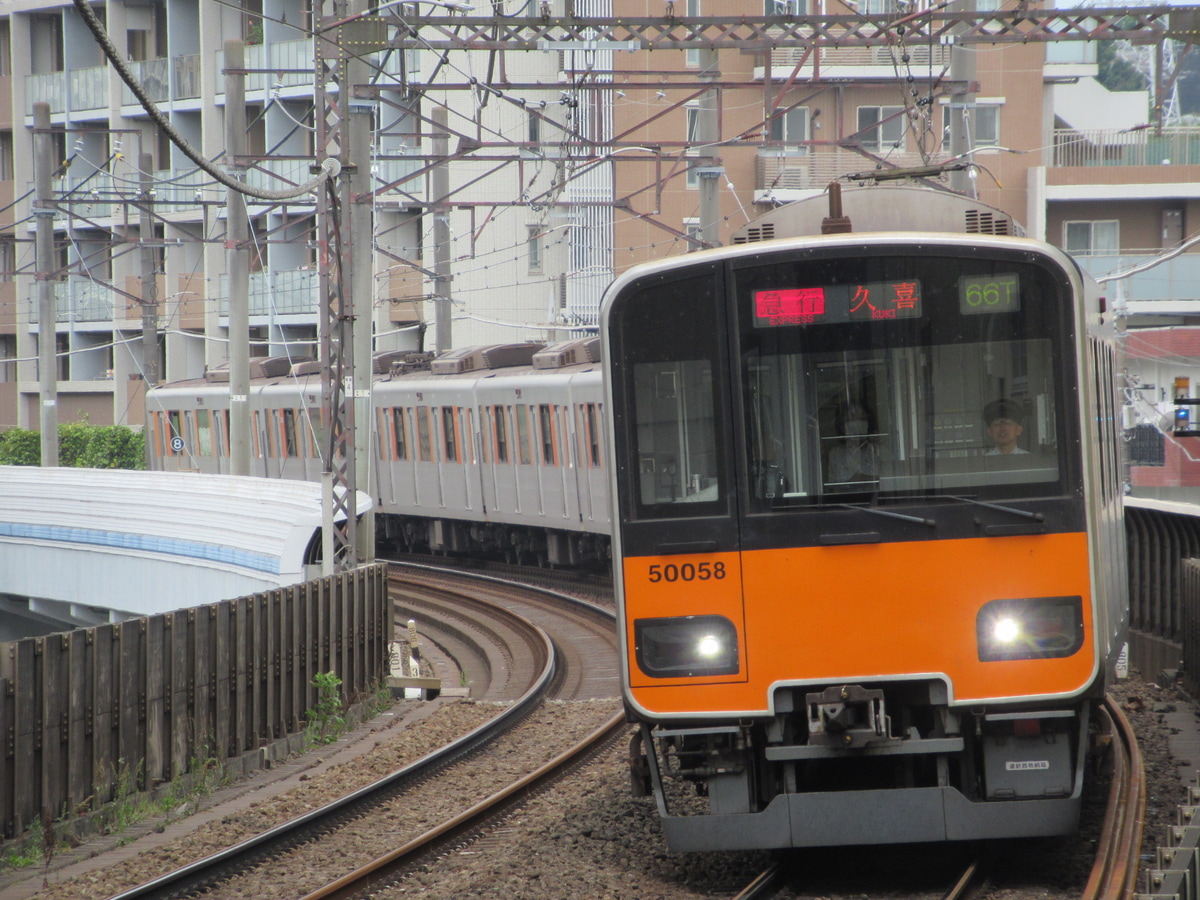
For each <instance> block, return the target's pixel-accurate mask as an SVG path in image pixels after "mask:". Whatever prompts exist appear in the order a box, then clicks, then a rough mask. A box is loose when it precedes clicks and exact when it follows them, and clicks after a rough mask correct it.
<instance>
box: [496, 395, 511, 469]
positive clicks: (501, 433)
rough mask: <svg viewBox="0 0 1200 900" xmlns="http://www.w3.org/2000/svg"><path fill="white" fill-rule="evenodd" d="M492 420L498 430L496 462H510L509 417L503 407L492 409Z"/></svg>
mask: <svg viewBox="0 0 1200 900" xmlns="http://www.w3.org/2000/svg"><path fill="white" fill-rule="evenodd" d="M492 418H493V422H494V424H495V429H496V462H498V463H506V462H508V424H507V423H508V416H507V414H506V412H505V409H504V407H503V406H493V407H492Z"/></svg>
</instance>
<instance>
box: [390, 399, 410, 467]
mask: <svg viewBox="0 0 1200 900" xmlns="http://www.w3.org/2000/svg"><path fill="white" fill-rule="evenodd" d="M392 447H393V448H394V453H393V456H392V458H393V459H397V460H406V459H408V431H407V423H406V422H405V421H404V409H403V407H399V406H395V407H392Z"/></svg>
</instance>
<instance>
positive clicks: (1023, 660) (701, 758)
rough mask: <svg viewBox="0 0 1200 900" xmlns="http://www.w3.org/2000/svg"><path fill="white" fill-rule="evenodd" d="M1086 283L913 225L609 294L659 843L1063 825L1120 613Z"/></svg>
mask: <svg viewBox="0 0 1200 900" xmlns="http://www.w3.org/2000/svg"><path fill="white" fill-rule="evenodd" d="M1083 295H1084V288H1083V284H1082V282H1081V279H1080V275H1079V273H1078V269H1077V268H1076V267H1075V265H1074V264H1073V263H1072V262H1071V261H1070V260H1069V258H1068V257H1066V256H1065V255H1063V254H1061V253H1060V252H1059V251H1057V250H1055V249H1054V248H1052V247H1049V246H1048V245H1045V244H1042V243H1038V242H1034V241H1027V240H1024V239H1019V238H997V237H984V236H977V235H973V236H970V237H966V236H954V235H936V236H934V235H930V236H924V235H917V236H914V235H911V234H910V235H887V234H863V235H840V236H836V237H822V238H810V239H798V240H787V241H773V242H768V243H763V244H756V245H751V246H746V247H739V248H734V249H728V250H717V251H711V252H708V253H704V254H696V255H692V256H689V257H688V258H687V259H684V260H676V261H670V262H665V263H659V264H653V265H650V266H647V267H643V268H641V269H638V270H633V271H631V272H630V273H628V274H627V275H626V276H624V277H623V278H622V279H620V280H619V281H618V282H617V283H615V284H614V285H613V287H612V288H611V289H610V291H609V294H608V295H607V298H606V301H605V305H604V309H603V325H602V331H603V335H604V339H605V372H606V376H607V386H606V389H607V391H608V401H609V402H608V404H607V405H608V408H609V411H610V416H611V420H610V429H609V433H610V434H611V435H613V440H612V444H611V446H610V448H609V449H610V453H611V454H612V460H613V463H614V464H613V466H612V467H611V469H610V471H611V472H612V473H613V488H614V498H615V500H614V513H615V519H616V525H615V536H614V555H615V558H616V563H615V573H616V582H617V584H618V592H619V594H618V604H619V613H620V628H621V629H623V633H624V635H625V646H624V651H623V652H624V659H623V679H624V696H625V702H626V706H627V709H628V710H629V712H630V714H631V716H632V717H634V718H635V719H636V720H637V721H639V722H640V723H641V729H640V735H639V736H638V737H637V738H635V747H634V752H633V753H632V754H631V758H632V760H633V762H632V765H633V775H634V783H635V789H639V790H647V791H653V793H654V794H655V796H656V798H657V800H658V805H659V810H660V813H661V814H662V816H663V824H664V832H665V836H666V840H667V844H668V847H669V848H671V849H672V850H711V849H750V848H777V847H796V846H825V845H839V844H871V843H905V842H926V841H945V840H969V839H979V838H992V837H1007V836H1017V835H1045V834H1059V833H1067V832H1070V831H1072V830H1074V828H1075V827H1076V825H1077V821H1078V813H1079V804H1080V795H1081V788H1082V781H1083V771H1084V768H1085V766H1084V759H1085V755H1086V751H1087V749H1088V744H1089V741H1088V732H1089V717H1090V710H1091V706H1092V704H1093V703H1094V702H1095V701H1096V699H1097V698H1099V697H1100V696H1102V694H1103V690H1104V686H1105V682H1106V677H1105V673H1106V672H1107V671H1108V670H1109V666H1110V664H1111V657H1112V654H1113V651H1114V648H1115V646H1116V644H1117V641H1118V640H1119V637H1120V633H1121V631H1122V629H1123V627H1124V621H1125V619H1124V585H1123V583H1122V575H1123V568H1122V566H1123V563H1121V562H1119V560H1123V558H1124V556H1123V554H1124V550H1123V543H1122V540H1123V537H1122V534H1121V526H1120V502H1121V501H1120V490H1119V481H1118V478H1119V466H1118V465H1117V462H1116V461H1117V456H1116V446H1115V444H1116V438H1115V430H1114V428H1113V416H1112V411H1113V408H1114V406H1113V389H1112V387H1111V385H1112V368H1111V360H1112V356H1111V351H1112V344H1111V341H1108V342H1106V341H1105V340H1104V339H1103V338H1101V337H1098V336H1093V337H1089V335H1088V333H1087V332H1088V329H1089V327H1091V328H1092V330H1094V331H1096V330H1098V328H1099V326H1100V324H1101V316H1100V309H1099V301H1098V300H1097V298H1096V297H1095V296H1092V297H1090V299H1087V300H1085V298H1084V296H1083ZM1089 307H1090V308H1089ZM1105 379H1107V381H1106V380H1105ZM1098 384H1101V385H1103V384H1107V387H1105V388H1098V386H1097V385H1098ZM1096 410H1100V413H1099V414H1097V413H1096V412H1095V411H1096ZM1085 411H1087V412H1085ZM693 786H694V788H695V790H691V787H693Z"/></svg>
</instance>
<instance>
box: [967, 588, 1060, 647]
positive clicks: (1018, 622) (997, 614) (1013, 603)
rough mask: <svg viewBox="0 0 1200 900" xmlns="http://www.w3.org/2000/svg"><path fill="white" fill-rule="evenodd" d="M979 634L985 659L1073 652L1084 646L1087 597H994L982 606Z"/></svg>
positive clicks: (977, 621) (977, 638) (978, 639)
mask: <svg viewBox="0 0 1200 900" xmlns="http://www.w3.org/2000/svg"><path fill="white" fill-rule="evenodd" d="M975 636H976V640H977V641H978V646H979V659H980V661H981V662H992V661H995V660H1002V659H1054V658H1057V657H1062V656H1070V655H1071V654H1073V653H1075V652H1076V651H1077V650H1079V648H1080V647H1082V646H1083V600H1082V598H1080V597H1031V598H1029V599H1024V600H993V601H992V602H991V603H987V604H984V606H983V608H982V609H980V610H979V615H978V617H977V618H976V620H975Z"/></svg>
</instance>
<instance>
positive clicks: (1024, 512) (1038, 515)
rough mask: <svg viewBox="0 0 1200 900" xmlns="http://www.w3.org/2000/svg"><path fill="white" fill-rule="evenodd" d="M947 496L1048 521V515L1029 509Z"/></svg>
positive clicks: (1038, 520)
mask: <svg viewBox="0 0 1200 900" xmlns="http://www.w3.org/2000/svg"><path fill="white" fill-rule="evenodd" d="M945 496H946V499H948V500H961V501H962V502H963V503H974V504H975V505H976V506H983V507H986V508H987V509H996V510H999V511H1000V512H1006V513H1012V514H1013V515H1014V516H1024V517H1025V518H1026V519H1033V520H1034V521H1035V522H1044V521H1046V517H1045V516H1043V515H1042V514H1041V513H1035V512H1030V511H1029V510H1027V509H1017V508H1016V507H1015V506H1001V505H1000V504H999V503H987V502H985V501H983V500H972V499H971V498H970V497H955V496H953V495H951V494H946V495H945ZM931 499H938V498H931Z"/></svg>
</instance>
